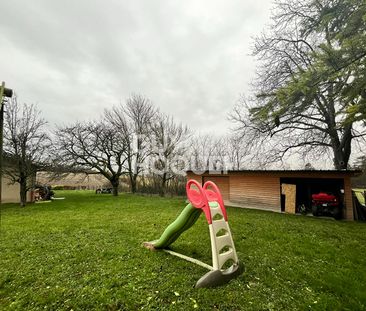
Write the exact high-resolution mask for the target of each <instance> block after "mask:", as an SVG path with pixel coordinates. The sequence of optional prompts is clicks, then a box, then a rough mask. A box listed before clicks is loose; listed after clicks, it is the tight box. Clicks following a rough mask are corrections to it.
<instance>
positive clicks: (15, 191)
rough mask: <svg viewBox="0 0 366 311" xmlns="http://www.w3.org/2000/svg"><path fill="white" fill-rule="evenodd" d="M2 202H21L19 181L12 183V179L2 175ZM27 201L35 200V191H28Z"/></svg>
mask: <svg viewBox="0 0 366 311" xmlns="http://www.w3.org/2000/svg"><path fill="white" fill-rule="evenodd" d="M1 182H2V188H1V203H19V202H20V194H19V192H20V186H19V184H18V183H15V184H11V183H10V180H9V179H8V178H6V177H2V181H1ZM27 202H33V193H32V192H30V191H28V193H27Z"/></svg>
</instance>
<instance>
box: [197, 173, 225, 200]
mask: <svg viewBox="0 0 366 311" xmlns="http://www.w3.org/2000/svg"><path fill="white" fill-rule="evenodd" d="M208 180H211V181H212V182H214V183H215V184H216V186H217V187H219V189H220V192H221V195H222V198H223V200H224V201H228V200H229V192H230V179H229V176H204V177H203V183H205V182H206V181H208Z"/></svg>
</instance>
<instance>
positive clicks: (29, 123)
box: [3, 96, 50, 207]
mask: <svg viewBox="0 0 366 311" xmlns="http://www.w3.org/2000/svg"><path fill="white" fill-rule="evenodd" d="M46 124H47V122H46V121H45V119H43V118H42V117H41V113H40V111H39V110H38V109H37V107H36V106H35V105H27V104H24V105H23V106H20V105H19V104H18V99H17V97H16V96H14V97H13V98H12V99H11V101H9V102H8V105H7V106H6V111H5V127H4V153H5V155H6V159H7V162H8V164H7V165H5V167H4V168H3V169H4V174H5V175H6V176H8V178H9V179H10V180H11V182H12V183H19V185H20V205H21V206H22V207H23V206H25V205H26V201H27V192H28V191H29V190H30V189H31V188H32V187H33V186H34V182H35V177H36V173H37V171H38V170H41V169H42V168H43V166H44V165H45V164H46V162H47V158H48V152H47V150H48V148H49V146H50V138H49V136H48V134H47V132H46Z"/></svg>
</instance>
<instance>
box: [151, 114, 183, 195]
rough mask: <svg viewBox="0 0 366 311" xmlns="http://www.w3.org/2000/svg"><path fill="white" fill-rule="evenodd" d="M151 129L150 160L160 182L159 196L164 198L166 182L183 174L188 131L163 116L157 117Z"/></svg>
mask: <svg viewBox="0 0 366 311" xmlns="http://www.w3.org/2000/svg"><path fill="white" fill-rule="evenodd" d="M151 129H152V135H151V144H152V145H151V148H152V151H153V155H152V157H151V159H150V160H151V162H152V166H153V171H154V172H155V174H156V175H157V176H158V178H159V179H160V182H161V183H160V189H159V194H160V195H161V196H164V195H165V190H166V185H167V182H169V181H170V180H171V179H173V178H174V177H175V176H177V175H179V173H183V170H184V167H185V163H184V160H185V159H184V155H185V152H186V150H187V140H188V138H189V130H188V128H187V127H185V126H183V125H182V124H176V123H175V122H174V120H173V119H172V118H171V117H168V116H165V115H159V116H158V118H157V120H156V121H155V123H154V124H153V125H152V128H151Z"/></svg>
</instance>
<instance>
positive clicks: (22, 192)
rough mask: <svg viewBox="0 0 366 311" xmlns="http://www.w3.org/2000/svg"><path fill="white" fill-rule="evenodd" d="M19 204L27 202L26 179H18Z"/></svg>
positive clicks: (22, 204) (22, 205) (23, 204)
mask: <svg viewBox="0 0 366 311" xmlns="http://www.w3.org/2000/svg"><path fill="white" fill-rule="evenodd" d="M19 184H20V192H19V194H20V206H21V207H24V206H25V205H26V204H27V181H26V180H20V183H19Z"/></svg>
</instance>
